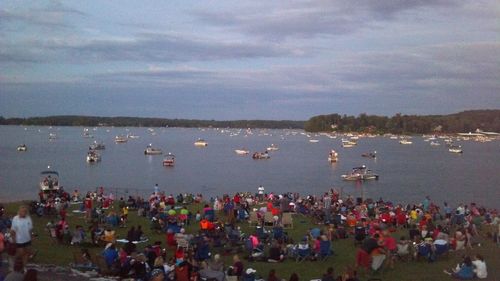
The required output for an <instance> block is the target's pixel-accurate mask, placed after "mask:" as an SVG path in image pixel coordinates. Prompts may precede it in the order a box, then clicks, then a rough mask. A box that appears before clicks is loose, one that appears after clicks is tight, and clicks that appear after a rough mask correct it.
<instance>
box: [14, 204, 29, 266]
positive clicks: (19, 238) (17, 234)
mask: <svg viewBox="0 0 500 281" xmlns="http://www.w3.org/2000/svg"><path fill="white" fill-rule="evenodd" d="M32 230H33V222H32V221H31V217H30V216H29V214H28V208H27V207H26V206H21V207H19V211H18V213H17V216H15V217H14V218H13V219H12V226H11V228H10V231H11V235H12V237H13V239H14V242H15V244H16V258H19V259H21V260H22V262H23V267H24V266H25V265H26V263H27V262H28V259H29V256H30V255H31V248H30V246H31V240H32Z"/></svg>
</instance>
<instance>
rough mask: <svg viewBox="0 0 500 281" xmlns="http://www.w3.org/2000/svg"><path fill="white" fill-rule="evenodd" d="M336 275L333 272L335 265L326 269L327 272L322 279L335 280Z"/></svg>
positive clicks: (323, 280) (322, 280)
mask: <svg viewBox="0 0 500 281" xmlns="http://www.w3.org/2000/svg"><path fill="white" fill-rule="evenodd" d="M335 279H336V278H335V276H334V274H333V267H329V268H327V269H326V273H325V274H323V277H321V281H335Z"/></svg>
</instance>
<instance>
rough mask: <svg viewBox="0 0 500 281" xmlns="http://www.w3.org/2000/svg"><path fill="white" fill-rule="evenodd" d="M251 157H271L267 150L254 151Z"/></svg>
mask: <svg viewBox="0 0 500 281" xmlns="http://www.w3.org/2000/svg"><path fill="white" fill-rule="evenodd" d="M252 158H253V159H269V158H271V156H270V155H269V153H268V152H267V151H265V152H255V153H254V154H252Z"/></svg>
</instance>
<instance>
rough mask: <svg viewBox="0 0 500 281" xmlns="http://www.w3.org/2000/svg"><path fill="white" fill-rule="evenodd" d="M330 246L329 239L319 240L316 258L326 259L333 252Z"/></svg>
mask: <svg viewBox="0 0 500 281" xmlns="http://www.w3.org/2000/svg"><path fill="white" fill-rule="evenodd" d="M331 247H332V242H331V241H320V242H319V253H318V258H319V259H321V260H324V261H325V260H327V259H328V257H329V256H331V255H332V254H333V251H332V249H331Z"/></svg>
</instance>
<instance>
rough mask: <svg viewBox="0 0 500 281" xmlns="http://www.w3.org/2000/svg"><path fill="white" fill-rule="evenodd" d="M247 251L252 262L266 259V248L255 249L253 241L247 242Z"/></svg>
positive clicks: (247, 240) (248, 240)
mask: <svg viewBox="0 0 500 281" xmlns="http://www.w3.org/2000/svg"><path fill="white" fill-rule="evenodd" d="M245 250H246V251H247V253H248V260H250V261H252V260H253V259H259V258H263V257H264V247H263V246H261V245H259V246H257V247H254V246H253V243H252V240H251V239H246V240H245Z"/></svg>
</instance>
